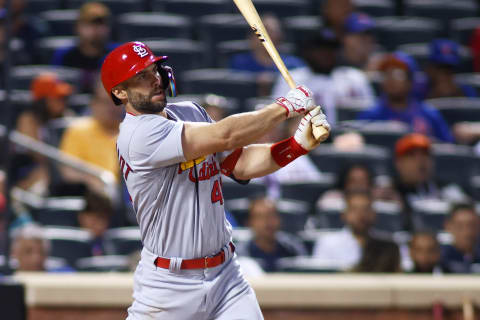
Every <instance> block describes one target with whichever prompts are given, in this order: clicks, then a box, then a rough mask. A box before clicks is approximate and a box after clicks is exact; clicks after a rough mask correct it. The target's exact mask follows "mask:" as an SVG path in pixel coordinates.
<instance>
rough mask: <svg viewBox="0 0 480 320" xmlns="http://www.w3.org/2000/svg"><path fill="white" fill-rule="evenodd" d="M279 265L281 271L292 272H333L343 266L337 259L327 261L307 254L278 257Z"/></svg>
mask: <svg viewBox="0 0 480 320" xmlns="http://www.w3.org/2000/svg"><path fill="white" fill-rule="evenodd" d="M277 267H278V269H279V271H281V272H292V273H319V272H321V273H326V272H328V273H332V272H337V271H341V270H340V269H341V267H340V266H339V265H338V263H336V261H325V260H322V259H318V258H315V257H307V256H305V257H288V258H281V259H278V261H277Z"/></svg>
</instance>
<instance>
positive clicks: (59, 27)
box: [40, 10, 78, 37]
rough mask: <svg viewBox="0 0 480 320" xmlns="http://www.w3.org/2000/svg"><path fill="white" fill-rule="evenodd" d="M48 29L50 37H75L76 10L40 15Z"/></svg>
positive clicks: (55, 11)
mask: <svg viewBox="0 0 480 320" xmlns="http://www.w3.org/2000/svg"><path fill="white" fill-rule="evenodd" d="M40 17H41V18H43V19H44V20H45V21H46V22H47V23H48V27H49V32H50V36H57V37H58V36H73V35H75V23H76V21H77V17H78V10H50V11H45V12H42V13H41V14H40Z"/></svg>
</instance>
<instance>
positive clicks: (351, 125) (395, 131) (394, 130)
mask: <svg viewBox="0 0 480 320" xmlns="http://www.w3.org/2000/svg"><path fill="white" fill-rule="evenodd" d="M347 132H357V133H359V134H361V135H362V136H363V138H364V139H365V143H367V144H368V145H374V146H380V147H383V148H387V149H389V150H393V149H394V147H395V143H396V142H397V140H398V139H399V138H400V137H402V136H404V135H405V134H407V133H409V132H410V129H409V128H408V127H407V126H406V125H404V124H403V123H399V122H398V121H373V122H371V121H363V120H351V121H341V122H339V123H338V125H337V126H336V128H334V130H333V134H334V135H337V134H343V133H347Z"/></svg>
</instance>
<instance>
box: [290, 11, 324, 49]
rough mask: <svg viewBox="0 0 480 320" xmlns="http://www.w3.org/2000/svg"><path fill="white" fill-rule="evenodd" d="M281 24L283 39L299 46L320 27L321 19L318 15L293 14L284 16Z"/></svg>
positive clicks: (321, 24)
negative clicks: (283, 31)
mask: <svg viewBox="0 0 480 320" xmlns="http://www.w3.org/2000/svg"><path fill="white" fill-rule="evenodd" d="M282 26H283V29H284V30H285V35H286V39H285V40H286V41H288V42H292V43H295V44H296V45H297V46H299V45H301V44H302V43H303V42H304V41H305V40H307V39H308V38H309V37H311V36H312V35H314V34H315V33H316V32H318V31H319V30H320V29H321V28H322V26H323V21H322V18H321V17H320V16H310V15H309V16H295V17H287V18H284V19H283V24H282Z"/></svg>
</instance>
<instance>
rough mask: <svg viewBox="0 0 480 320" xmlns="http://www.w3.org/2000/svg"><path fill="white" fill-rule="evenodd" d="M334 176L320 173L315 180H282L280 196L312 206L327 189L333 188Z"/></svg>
mask: <svg viewBox="0 0 480 320" xmlns="http://www.w3.org/2000/svg"><path fill="white" fill-rule="evenodd" d="M334 184H335V176H334V175H332V174H326V173H325V174H322V177H321V179H320V180H319V181H315V182H292V183H288V182H283V183H282V184H281V185H280V188H281V192H282V197H284V198H289V199H294V200H300V201H305V202H307V203H309V205H310V208H313V206H314V204H315V202H316V201H317V200H318V198H320V196H321V195H322V194H323V193H324V192H325V191H327V190H330V189H333V188H334Z"/></svg>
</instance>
